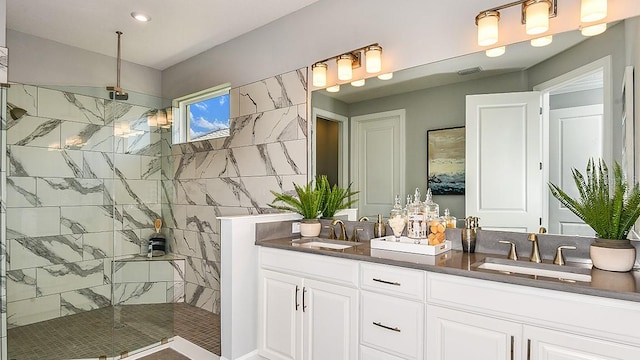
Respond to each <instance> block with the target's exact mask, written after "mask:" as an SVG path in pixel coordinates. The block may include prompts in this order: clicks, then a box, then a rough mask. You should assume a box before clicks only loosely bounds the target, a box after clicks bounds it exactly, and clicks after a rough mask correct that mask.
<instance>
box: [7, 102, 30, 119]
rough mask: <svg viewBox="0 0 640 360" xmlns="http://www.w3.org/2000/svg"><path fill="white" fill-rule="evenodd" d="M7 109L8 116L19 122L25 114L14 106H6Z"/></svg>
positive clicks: (23, 110) (24, 111) (25, 111)
mask: <svg viewBox="0 0 640 360" xmlns="http://www.w3.org/2000/svg"><path fill="white" fill-rule="evenodd" d="M7 107H8V108H9V116H11V118H12V119H13V120H20V119H21V118H22V117H23V116H25V115H26V114H27V110H25V109H23V108H20V107H17V106H15V105H11V104H7Z"/></svg>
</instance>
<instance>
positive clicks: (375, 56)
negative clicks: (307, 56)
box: [311, 43, 382, 87]
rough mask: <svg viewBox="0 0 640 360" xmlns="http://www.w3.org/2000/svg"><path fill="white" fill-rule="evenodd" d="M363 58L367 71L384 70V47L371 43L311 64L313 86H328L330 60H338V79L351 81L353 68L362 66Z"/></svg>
mask: <svg viewBox="0 0 640 360" xmlns="http://www.w3.org/2000/svg"><path fill="white" fill-rule="evenodd" d="M363 58H364V61H365V70H366V72H367V73H372V74H374V73H378V72H380V71H381V70H382V47H381V46H380V45H378V44H377V43H376V44H371V45H367V46H364V47H361V48H359V49H355V50H352V51H350V52H347V53H344V54H340V55H338V56H334V57H330V58H328V59H324V60H322V61H318V62H316V63H315V64H313V65H312V66H311V72H312V75H313V76H312V78H313V86H315V87H324V86H327V73H328V69H329V64H328V62H329V61H330V60H336V65H337V77H338V80H339V81H349V80H351V79H352V78H353V69H357V68H359V67H360V66H362V60H363Z"/></svg>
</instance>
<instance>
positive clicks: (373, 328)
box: [360, 291, 425, 359]
mask: <svg viewBox="0 0 640 360" xmlns="http://www.w3.org/2000/svg"><path fill="white" fill-rule="evenodd" d="M360 311H361V314H360V344H361V345H364V346H367V347H370V348H373V349H377V350H380V351H385V352H389V353H391V354H393V355H396V356H399V357H402V358H405V359H422V358H423V353H424V345H423V343H424V321H425V320H424V304H422V303H419V302H416V301H411V300H403V299H398V298H396V297H392V296H387V295H382V294H376V293H371V292H368V291H362V292H361V297H360Z"/></svg>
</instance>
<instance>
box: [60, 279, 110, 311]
mask: <svg viewBox="0 0 640 360" xmlns="http://www.w3.org/2000/svg"><path fill="white" fill-rule="evenodd" d="M60 297H61V298H60V302H61V308H60V315H61V316H66V315H72V314H78V313H81V312H84V311H89V310H94V309H99V308H103V307H106V306H109V305H111V286H110V285H100V286H96V287H92V288H88V289H81V290H78V291H68V292H64V293H62V294H60Z"/></svg>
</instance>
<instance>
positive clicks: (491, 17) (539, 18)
mask: <svg viewBox="0 0 640 360" xmlns="http://www.w3.org/2000/svg"><path fill="white" fill-rule="evenodd" d="M557 1H558V0H518V1H514V2H511V3H508V4H504V5H501V6H497V7H495V8H491V9H488V10H484V11H481V12H480V13H479V14H478V15H477V16H476V20H475V21H476V25H477V26H478V45H479V46H491V45H494V44H496V43H498V36H499V34H498V33H499V31H498V23H499V22H500V10H503V9H506V8H509V7H512V6H518V5H520V6H522V11H521V18H522V20H521V22H522V24H524V25H525V32H526V33H527V34H528V35H540V34H543V33H545V32H547V31H548V30H549V19H550V18H553V17H556V16H557V14H558V4H557ZM606 16H607V0H581V3H580V21H581V22H583V23H589V22H594V21H598V20H602V19H604V18H605V17H606ZM603 25H604V29H606V24H597V25H592V26H585V27H582V33H583V35H585V36H592V35H596V33H595V29H596V28H597V29H601V28H602V27H603ZM591 28H593V29H594V31H590V30H589V29H591ZM601 32H602V31H601ZM551 41H552V37H551V35H548V36H543V37H541V38H536V39H533V40H532V41H531V45H532V46H544V45H547V44H549V43H551Z"/></svg>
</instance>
